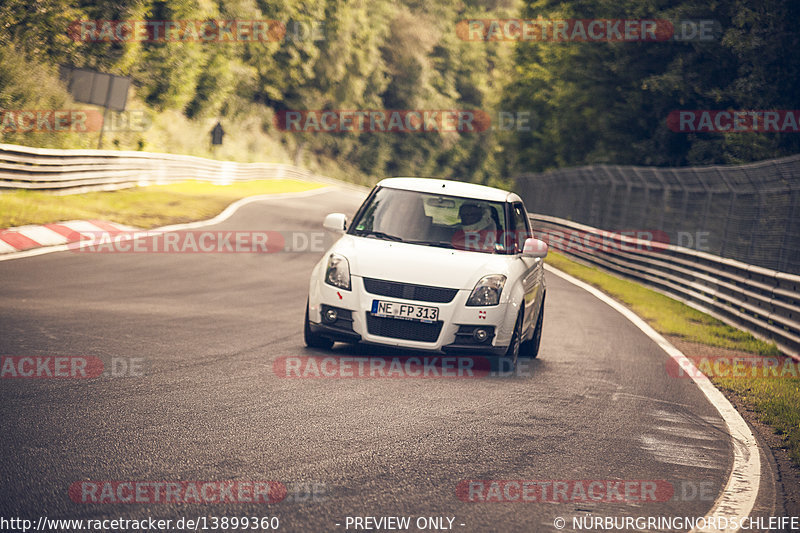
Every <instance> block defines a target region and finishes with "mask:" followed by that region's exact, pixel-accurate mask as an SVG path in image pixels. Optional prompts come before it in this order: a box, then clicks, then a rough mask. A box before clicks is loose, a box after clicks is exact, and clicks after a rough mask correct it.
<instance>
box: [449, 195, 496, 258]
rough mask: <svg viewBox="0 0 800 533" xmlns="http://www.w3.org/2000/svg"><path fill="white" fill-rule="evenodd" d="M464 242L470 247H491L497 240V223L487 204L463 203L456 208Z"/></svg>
mask: <svg viewBox="0 0 800 533" xmlns="http://www.w3.org/2000/svg"><path fill="white" fill-rule="evenodd" d="M458 216H459V218H460V219H461V229H462V231H463V232H464V235H463V236H464V244H465V245H466V246H467V247H468V248H471V247H473V246H475V247H477V248H479V249H492V248H493V247H494V244H495V243H496V240H497V224H495V222H494V219H493V218H492V214H491V211H490V208H489V206H485V205H481V204H475V203H464V204H461V207H459V208H458Z"/></svg>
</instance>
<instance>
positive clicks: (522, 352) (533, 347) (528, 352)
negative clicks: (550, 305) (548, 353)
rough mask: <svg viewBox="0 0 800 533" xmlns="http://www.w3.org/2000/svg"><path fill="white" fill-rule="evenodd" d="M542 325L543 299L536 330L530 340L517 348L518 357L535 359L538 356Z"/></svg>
mask: <svg viewBox="0 0 800 533" xmlns="http://www.w3.org/2000/svg"><path fill="white" fill-rule="evenodd" d="M543 323H544V298H542V306H541V308H540V309H539V316H538V317H537V318H536V329H534V330H533V337H531V340H529V341H525V342H523V343H522V344H521V345H520V347H519V356H520V357H527V358H529V359H535V358H536V356H537V355H539V345H540V344H541V343H542V324H543Z"/></svg>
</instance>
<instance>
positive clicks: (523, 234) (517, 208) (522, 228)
mask: <svg viewBox="0 0 800 533" xmlns="http://www.w3.org/2000/svg"><path fill="white" fill-rule="evenodd" d="M511 211H512V213H513V215H514V246H515V248H514V249H515V251H516V252H518V253H519V252H521V251H522V246H523V244H524V243H525V239H527V238H528V237H530V236H531V225H530V221H529V220H528V214H527V213H526V212H525V208H524V207H523V206H522V204H521V203H519V202H516V203H515V204H513V205H512V206H511Z"/></svg>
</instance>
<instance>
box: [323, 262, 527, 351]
mask: <svg viewBox="0 0 800 533" xmlns="http://www.w3.org/2000/svg"><path fill="white" fill-rule="evenodd" d="M469 293H470V291H468V290H459V291H458V292H457V293H456V295H455V297H454V298H453V299H452V300H451V301H450V302H447V303H439V302H426V301H420V300H409V299H403V298H397V297H393V296H383V295H378V294H372V293H369V292H367V290H366V288H365V286H364V281H363V279H362V278H361V277H360V276H355V275H353V276H351V290H349V291H347V290H342V289H338V288H336V287H333V286H331V285H328V284H326V283H324V282H322V281H321V280H319V279H312V283H311V286H310V291H309V321H310V328H311V330H312V331H313V332H314V333H318V334H320V335H324V336H326V337H328V338H330V339H332V340H336V341H342V342H365V343H370V344H380V345H385V346H395V347H401V348H410V349H415V350H426V351H436V352H444V353H448V354H472V355H478V354H481V355H485V354H494V355H503V354H504V353H505V352H506V349H507V346H508V344H509V343H510V341H511V335H512V332H513V328H514V325H515V322H516V316H517V312H518V306H516V305H513V304H510V303H508V302H501V303H500V304H498V305H495V306H491V307H467V306H466V302H467V298H468V297H469ZM373 300H383V301H391V302H398V303H405V304H411V305H422V306H430V307H437V308H438V309H439V316H438V321H437V322H436V323H433V324H429V323H422V322H417V321H411V320H404V319H397V318H378V317H374V316H371V314H370V310H371V309H372V302H373ZM329 307H333V308H335V309H337V319H336V320H335V321H333V322H330V321H325V320H323V313H324V312H325V310H327V309H328V308H329ZM343 317H344V318H343ZM479 327H480V328H484V329H486V330H490V336H489V337H488V338H487V340H486V341H485V342H483V343H478V342H477V341H476V340H475V339H474V337H473V336H472V332H473V331H474V329H475V328H479ZM401 337H403V338H401Z"/></svg>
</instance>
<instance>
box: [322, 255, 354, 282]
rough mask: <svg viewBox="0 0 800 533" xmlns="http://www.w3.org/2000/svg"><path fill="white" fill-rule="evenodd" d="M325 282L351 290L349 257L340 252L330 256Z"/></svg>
mask: <svg viewBox="0 0 800 533" xmlns="http://www.w3.org/2000/svg"><path fill="white" fill-rule="evenodd" d="M325 283H327V284H328V285H333V286H334V287H339V288H340V289H344V290H346V291H349V290H350V263H348V262H347V258H346V257H344V256H342V255H339V254H331V255H330V257H328V268H326V269H325Z"/></svg>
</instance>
